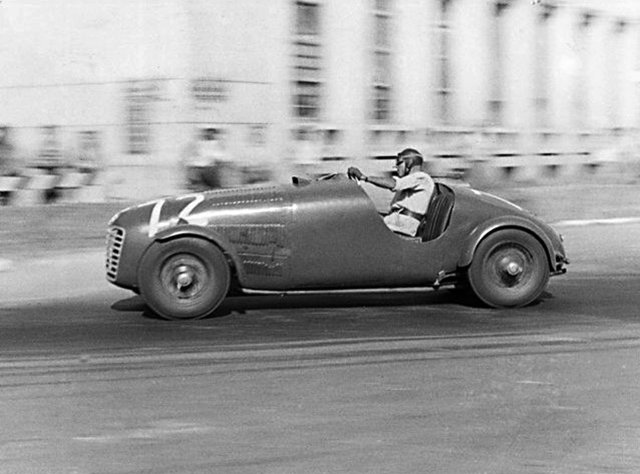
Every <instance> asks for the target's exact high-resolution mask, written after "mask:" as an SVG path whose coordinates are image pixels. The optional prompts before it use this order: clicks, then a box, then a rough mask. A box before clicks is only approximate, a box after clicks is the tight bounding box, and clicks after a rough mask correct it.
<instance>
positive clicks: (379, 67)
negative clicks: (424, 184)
mask: <svg viewBox="0 0 640 474" xmlns="http://www.w3.org/2000/svg"><path fill="white" fill-rule="evenodd" d="M639 20H640V2H637V1H634V0H628V1H624V0H608V1H605V0H600V1H598V0H564V1H560V0H558V1H541V0H347V1H345V0H270V1H264V0H215V1H210V0H157V1H150V0H108V1H98V0H82V1H81V0H46V1H45V0H29V1H21V0H3V1H2V2H1V3H0V64H1V65H2V74H1V75H0V104H1V107H0V125H2V129H1V133H0V166H1V168H0V175H1V177H0V197H1V198H2V203H3V204H4V205H13V206H23V205H32V204H41V203H57V202H69V201H71V202H104V201H107V202H109V201H122V200H127V201H129V200H137V199H146V198H150V197H154V196H159V195H166V194H170V193H174V192H181V191H185V190H187V189H197V188H202V187H226V186H235V185H239V184H246V183H256V182H262V181H285V180H287V179H288V177H289V176H290V175H291V174H292V173H307V174H317V173H322V172H324V171H336V170H337V171H343V170H344V169H346V167H347V166H348V165H351V164H357V165H360V166H362V167H363V168H364V169H366V170H367V171H368V172H373V171H383V170H389V169H390V168H391V165H392V163H393V159H394V156H395V154H396V153H397V152H398V151H399V150H400V149H402V148H404V147H407V146H413V147H416V148H419V149H420V150H421V151H423V153H424V154H425V157H426V159H427V162H428V163H427V165H428V166H427V168H428V170H429V171H430V172H432V173H433V174H435V175H439V176H452V175H455V176H461V177H462V178H463V179H465V180H466V181H469V182H471V183H472V184H474V185H476V186H480V187H482V186H484V187H492V188H495V187H509V186H515V187H526V186H540V185H543V186H555V185H558V186H560V185H565V184H567V183H572V184H576V183H578V184H581V183H584V184H589V183H598V184H603V183H604V184H631V183H636V182H637V181H638V179H639V178H640V153H639V151H640V135H639V130H640V21H639Z"/></svg>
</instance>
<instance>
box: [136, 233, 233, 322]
mask: <svg viewBox="0 0 640 474" xmlns="http://www.w3.org/2000/svg"><path fill="white" fill-rule="evenodd" d="M230 280H231V275H230V270H229V264H228V262H227V259H226V257H225V255H224V254H223V253H222V251H221V250H220V249H219V248H218V247H217V246H216V245H214V244H212V243H211V242H209V241H206V240H204V239H198V238H192V237H185V238H179V239H175V240H170V241H168V242H164V243H154V244H153V245H152V246H151V247H150V248H149V250H148V251H147V252H146V253H145V254H144V256H143V257H142V261H141V262H140V267H139V268H138V284H139V286H140V294H141V295H142V298H143V299H144V300H145V302H146V303H147V305H148V306H149V307H150V308H151V310H153V312H154V313H156V314H157V315H158V316H160V317H162V318H165V319H200V318H204V317H205V316H208V315H209V314H211V313H212V312H213V311H214V310H215V309H216V308H217V307H218V306H219V305H220V303H222V300H224V298H225V296H226V295H227V292H228V291H229V283H230Z"/></svg>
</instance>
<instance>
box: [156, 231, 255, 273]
mask: <svg viewBox="0 0 640 474" xmlns="http://www.w3.org/2000/svg"><path fill="white" fill-rule="evenodd" d="M182 237H198V238H201V239H205V240H208V241H210V242H212V243H213V244H215V245H217V246H218V247H220V249H221V250H222V251H223V252H224V253H225V255H227V256H228V257H229V258H230V259H231V261H232V263H233V265H234V267H235V269H236V271H237V273H238V277H239V278H240V279H241V280H242V278H243V277H244V274H243V272H244V269H243V267H242V264H241V261H240V257H239V256H238V253H237V252H236V249H235V247H234V245H233V244H232V243H231V242H230V241H229V239H227V238H226V237H225V236H224V235H222V234H220V233H218V232H216V231H215V230H213V229H209V228H207V227H202V226H198V225H180V226H176V227H171V228H169V229H166V230H163V231H161V232H158V234H156V236H155V238H154V239H153V240H154V242H166V241H168V240H173V239H179V238H182Z"/></svg>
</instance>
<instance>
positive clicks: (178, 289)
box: [160, 254, 211, 303]
mask: <svg viewBox="0 0 640 474" xmlns="http://www.w3.org/2000/svg"><path fill="white" fill-rule="evenodd" d="M210 280H211V275H210V274H209V271H208V270H207V266H206V265H205V263H204V262H203V261H202V260H200V259H199V258H198V257H196V256H195V255H188V254H179V255H174V256H171V257H169V258H168V259H167V260H166V261H165V262H164V264H163V265H162V268H161V269H160V283H161V285H162V288H163V289H164V291H165V292H166V293H167V294H168V295H170V296H171V298H175V299H177V300H178V301H180V302H182V303H187V302H190V301H193V300H195V299H197V298H198V297H199V296H200V295H202V292H203V290H204V289H205V288H207V287H208V286H209V282H210Z"/></svg>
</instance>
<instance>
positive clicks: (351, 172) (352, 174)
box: [347, 166, 364, 179]
mask: <svg viewBox="0 0 640 474" xmlns="http://www.w3.org/2000/svg"><path fill="white" fill-rule="evenodd" d="M347 176H348V177H349V178H350V179H362V178H364V174H362V171H360V170H359V169H358V168H356V167H354V166H352V167H350V168H349V169H348V170H347Z"/></svg>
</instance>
